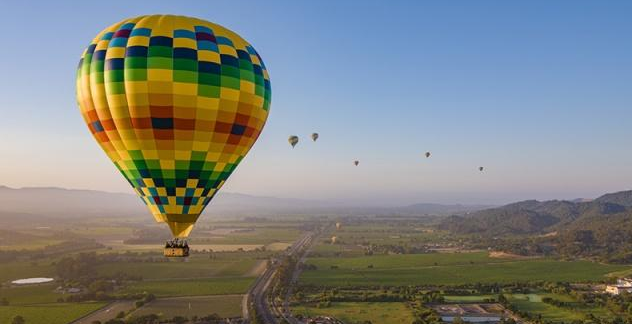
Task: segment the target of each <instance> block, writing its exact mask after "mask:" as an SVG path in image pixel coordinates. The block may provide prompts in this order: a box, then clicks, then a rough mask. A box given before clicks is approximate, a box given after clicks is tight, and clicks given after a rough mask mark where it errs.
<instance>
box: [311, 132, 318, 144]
mask: <svg viewBox="0 0 632 324" xmlns="http://www.w3.org/2000/svg"><path fill="white" fill-rule="evenodd" d="M317 139H318V133H312V140H313V141H314V142H316V140H317Z"/></svg>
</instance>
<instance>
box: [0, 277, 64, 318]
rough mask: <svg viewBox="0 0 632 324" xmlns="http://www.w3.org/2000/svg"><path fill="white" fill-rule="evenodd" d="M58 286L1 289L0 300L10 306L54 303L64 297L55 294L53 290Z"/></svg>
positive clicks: (48, 284) (50, 284)
mask: <svg viewBox="0 0 632 324" xmlns="http://www.w3.org/2000/svg"><path fill="white" fill-rule="evenodd" d="M58 285H59V284H57V283H55V282H53V283H47V284H39V285H26V286H11V287H6V288H5V287H3V288H0V299H3V298H6V299H7V300H8V301H9V302H10V303H11V305H32V304H44V303H54V302H56V301H57V299H58V298H60V297H64V296H63V295H62V294H61V293H56V292H55V288H57V287H58ZM0 323H1V322H0Z"/></svg>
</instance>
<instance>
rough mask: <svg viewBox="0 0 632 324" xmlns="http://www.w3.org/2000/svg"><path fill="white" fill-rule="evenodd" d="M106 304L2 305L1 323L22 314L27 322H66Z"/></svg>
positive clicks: (55, 323) (54, 323)
mask: <svg viewBox="0 0 632 324" xmlns="http://www.w3.org/2000/svg"><path fill="white" fill-rule="evenodd" d="M103 306H105V303H60V304H43V305H29V306H0V323H11V320H12V319H13V318H14V317H15V316H17V315H20V316H22V317H24V319H25V320H26V323H29V324H30V323H46V324H66V323H68V322H70V321H72V320H74V319H76V318H78V317H81V316H83V315H85V314H87V313H90V312H92V311H94V310H97V309H99V308H101V307H103Z"/></svg>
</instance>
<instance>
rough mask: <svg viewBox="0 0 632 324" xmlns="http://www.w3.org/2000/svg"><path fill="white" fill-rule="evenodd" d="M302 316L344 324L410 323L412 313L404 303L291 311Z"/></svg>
mask: <svg viewBox="0 0 632 324" xmlns="http://www.w3.org/2000/svg"><path fill="white" fill-rule="evenodd" d="M292 311H293V312H294V313H295V314H301V315H304V316H319V315H320V316H334V317H336V318H337V319H340V320H342V321H344V322H345V323H362V322H365V321H370V322H371V323H373V324H391V323H412V321H413V319H414V318H413V315H412V311H411V310H410V309H409V308H408V307H407V306H406V304H404V303H397V302H395V303H352V302H343V303H332V304H331V306H330V307H327V308H317V307H309V306H300V307H295V308H293V309H292Z"/></svg>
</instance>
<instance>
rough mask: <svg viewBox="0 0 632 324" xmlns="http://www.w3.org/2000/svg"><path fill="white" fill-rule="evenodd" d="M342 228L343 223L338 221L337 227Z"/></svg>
mask: <svg viewBox="0 0 632 324" xmlns="http://www.w3.org/2000/svg"><path fill="white" fill-rule="evenodd" d="M340 228H342V223H340V222H337V223H336V229H337V230H339V229H340Z"/></svg>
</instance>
